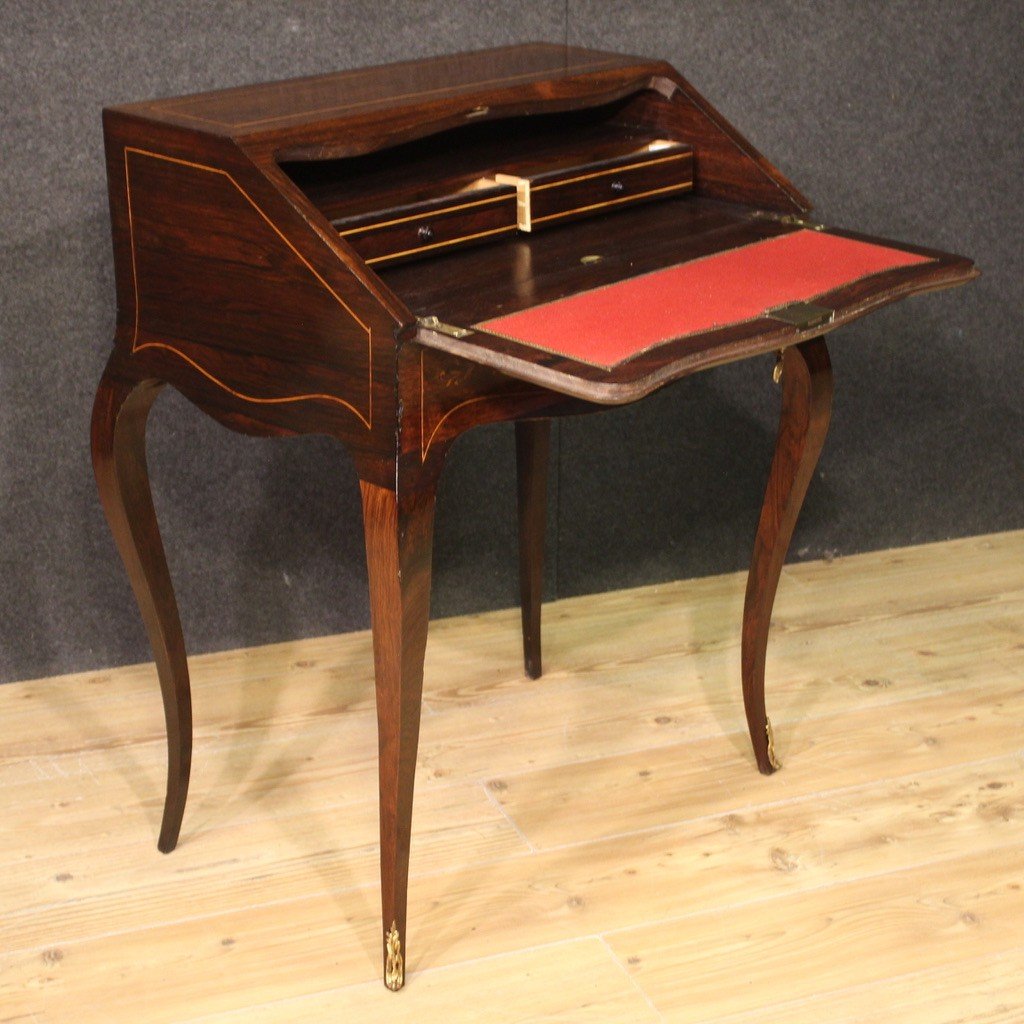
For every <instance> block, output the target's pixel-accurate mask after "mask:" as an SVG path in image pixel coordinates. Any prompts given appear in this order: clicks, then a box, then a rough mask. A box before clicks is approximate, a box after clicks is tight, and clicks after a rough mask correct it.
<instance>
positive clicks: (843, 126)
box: [0, 0, 1024, 681]
mask: <svg viewBox="0 0 1024 1024" xmlns="http://www.w3.org/2000/svg"><path fill="white" fill-rule="evenodd" d="M1022 24H1024V10H1022V6H1021V4H1020V3H1017V2H1011V0H1005V2H998V0H975V2H970V0H955V2H939V0H931V2H929V0H911V2H900V3H894V2H871V0H849V2H838V3H823V2H819V3H810V2H807V3H798V2H795V0H792V2H786V0H772V2H760V3H753V2H750V3H740V2H735V0H733V2H725V0H719V2H712V0H694V2H682V0H677V2H668V0H657V2H651V3H629V2H625V0H619V2H614V3H611V2H602V0H568V4H566V3H565V2H564V0H558V2H547V0H516V2H515V3H514V4H509V3H508V2H507V0H503V2H501V3H495V2H490V0H476V2H473V3H464V4H463V3H457V2H454V0H442V2H438V0H428V2H422V3H400V2H393V0H391V2H389V0H373V2H364V0H351V2H344V0H334V2H323V0H305V2H298V3H284V2H281V0H260V2H255V0H254V2H251V3H244V2H231V0H210V2H204V3H173V2H167V0H159V2H157V0H133V2H131V3H95V2H93V3H89V2H83V3H70V4H69V3H65V2H55V0H34V2H24V3H22V2H18V0H3V2H0V25H2V26H3V38H2V40H0V62H2V74H0V118H2V132H0V154H2V155H0V332H2V335H0V680H7V681H9V680H13V679H20V678H28V677H32V676H38V675H46V674H51V673H56V672H62V671H68V670H73V669H80V668H87V667H95V666H103V665H112V664H118V663H125V662H131V661H140V660H146V659H148V658H149V653H148V650H147V647H146V644H145V638H144V635H143V631H142V627H141V624H140V622H139V619H138V616H137V613H136V610H135V607H134V604H133V601H132V598H131V594H130V591H129V588H128V585H127V582H126V580H125V577H124V575H123V572H122V569H121V566H120V563H119V562H118V561H117V557H116V554H115V552H114V548H113V545H112V543H111V541H110V538H109V536H108V533H107V530H106V526H105V523H104V522H103V519H102V517H101V514H100V511H99V507H98V504H97V501H96V498H95V492H94V487H93V481H92V475H91V470H90V468H89V461H88V445H87V434H88V420H89V410H90V403H91V398H92V392H93V388H94V386H95V382H96V381H97V379H98V377H99V374H100V371H101V369H102V366H103V362H104V360H105V358H106V354H107V352H108V349H109V345H110V338H111V335H112V329H113V322H114V309H113V294H114V289H113V280H112V273H111V255H110V245H109V236H108V228H107V207H106V194H105V183H104V174H103V162H102V147H101V135H100V116H99V115H100V108H101V107H102V106H103V105H105V104H109V103H115V102H121V101H127V100H133V99H141V98H145V97H149V96H155V95H168V94H176V93H183V92H194V91H199V90H204V89H211V88H215V87H219V86H229V85H235V84H239V83H245V82H250V81H254V80H259V79H266V78H281V77H288V76H292V75H299V74H310V73H315V72H324V71H332V70H335V69H338V68H347V67H354V66H358V65H361V64H372V63H377V62H382V61H390V60H397V59H401V58H405V57H410V56H422V55H429V54H434V53H444V52H450V51H453V50H457V49H462V48H472V47H481V46H490V45H495V44H499V43H508V42H516V41H523V40H527V39H537V38H540V39H553V40H562V39H564V38H568V40H569V41H570V42H572V43H577V44H583V45H592V46H596V47H602V48H607V49H621V50H624V51H627V52H633V53H641V54H646V55H652V56H658V57H664V58H667V59H668V60H670V61H671V62H672V63H673V64H675V65H676V66H677V67H678V68H680V69H681V70H682V71H683V73H684V74H686V75H688V76H689V77H690V78H691V80H692V81H693V82H694V83H695V84H696V85H697V86H698V88H700V89H702V90H703V91H704V92H705V93H706V95H707V96H708V97H710V98H711V100H712V102H714V103H715V104H717V105H718V106H719V108H720V109H721V110H722V111H723V112H724V113H725V114H726V116H728V117H729V118H730V119H732V120H733V122H734V123H735V124H736V125H737V126H738V127H739V128H740V129H741V130H743V131H745V132H746V133H747V134H748V136H749V137H750V138H751V140H752V141H753V142H754V144H755V145H757V146H758V147H760V148H761V149H762V151H763V152H764V153H765V154H766V155H767V156H768V157H769V158H770V159H771V160H773V161H774V162H776V163H777V164H778V165H779V166H780V167H781V168H782V169H783V171H785V172H786V173H788V174H789V175H790V176H791V177H792V178H793V179H794V180H795V181H796V182H797V184H798V185H799V186H800V187H801V188H802V189H803V190H804V191H805V192H806V193H807V194H809V195H810V196H811V198H812V199H814V200H815V201H816V203H817V204H818V205H817V210H818V214H819V216H820V217H821V218H822V219H824V220H826V221H829V222H833V223H837V224H844V225H848V226H851V227H856V228H859V229H862V230H865V231H868V232H876V233H879V234H888V235H890V236H892V237H896V238H903V239H906V240H910V241H915V242H919V243H922V244H926V245H931V246H935V247H939V248H948V249H953V250H957V251H960V252H965V253H967V254H969V255H971V256H973V257H975V258H976V259H977V260H978V262H979V263H980V264H981V266H982V267H983V269H984V272H985V275H984V277H983V278H982V279H981V280H980V281H978V282H976V283H975V284H973V285H971V286H969V287H967V288H964V289H960V290H956V291H953V292H949V293H945V294H942V295H938V296H927V297H923V298H918V299H914V300H912V301H910V302H906V303H902V304H900V305H898V306H897V307H894V308H890V309H888V310H885V311H883V312H881V313H879V314H877V315H875V316H872V317H870V318H868V320H866V321H864V322H862V323H859V324H856V325H853V326H851V327H849V328H847V329H845V330H843V331H842V332H840V333H839V334H838V335H837V336H834V344H833V345H832V351H833V359H834V364H835V370H836V380H837V392H836V407H835V415H834V420H833V427H832V431H831V436H830V439H829V442H828V444H827V447H826V449H825V453H824V457H823V460H822V464H821V473H820V476H819V478H818V479H817V480H816V482H815V484H814V485H813V487H812V491H811V494H810V497H809V499H808V504H807V506H806V509H805V513H804V517H803V520H802V522H801V524H800V527H799V531H798V535H797V538H796V540H795V542H794V552H793V554H794V557H800V558H811V557H816V556H821V555H822V554H823V553H826V552H828V551H833V552H839V553H842V554H846V553H849V552H853V551H863V550H868V549H875V548H884V547H888V546H892V545H899V544H909V543H915V542H920V541H927V540H935V539H940V538H947V537H951V536H957V535H965V534H972V533H979V532H984V531H992V530H1003V529H1010V528H1018V527H1022V526H1024V496H1022V490H1024V489H1022V483H1024V455H1022V437H1024V430H1022V426H1024V424H1022V414H1021V401H1020V395H1021V380H1022V376H1024V346H1022V343H1021V313H1022V295H1021V291H1022V287H1021V286H1022V281H1024V273H1022V267H1021V239H1022V238H1024V203H1022V202H1021V199H1022V196H1024V188H1022V184H1024V183H1022V168H1024V152H1022V144H1021V133H1022V125H1024V107H1022V96H1024V80H1022V69H1024V61H1022V59H1021V54H1022V53H1024V37H1022ZM769 370H770V364H769V362H768V361H761V360H759V361H751V362H749V363H748V364H743V365H737V366H733V367H726V368H722V369H719V370H715V371H712V372H708V373H704V374H701V375H698V376H697V377H694V378H691V379H689V380H687V381H684V382H682V383H680V384H678V385H676V386H674V387H672V388H670V389H668V390H667V391H663V392H661V393H660V394H658V395H657V396H655V397H653V398H651V399H649V400H648V401H646V402H644V403H641V404H640V405H638V406H634V407H630V408H627V409H622V410H617V411H613V412H609V413H607V414H605V415H603V416H598V417H587V418H583V419H578V420H572V421H566V422H564V423H561V424H560V425H559V427H558V434H557V471H556V473H554V474H553V476H554V477H555V479H554V480H553V486H552V502H553V508H552V515H551V530H550V543H549V580H548V590H549V594H551V595H552V596H554V595H556V594H557V595H559V596H564V595H570V594H579V593H583V592H588V591H596V590H600V589H605V588H613V587H622V586H628V585H633V584H639V583H644V582H651V581H656V580H664V579H670V578H677V577H683V576H688V575H696V574H706V573H711V572H719V571H725V570H732V569H737V568H740V567H742V566H743V565H744V564H745V562H746V559H747V557H748V553H749V549H750V545H751V541H752V535H753V528H754V524H755V521H756V516H757V510H758V507H759V503H760V496H761V488H762V486H763V480H764V477H765V472H766V468H767V464H768V460H769V457H770V453H771V449H772V442H773V434H774V421H775V416H776V403H777V395H776V393H775V391H774V389H773V387H772V385H771V383H770V375H769ZM150 434H151V439H150V451H151V472H152V476H153V479H154V488H155V491H156V499H157V504H158V507H159V512H160V515H161V517H162V523H163V527H164V533H165V541H166V544H167V548H168V555H169V560H170V563H171V569H172V572H173V573H174V576H175V580H176V584H177V590H178V598H179V603H180V605H181V609H182V616H183V621H184V625H185V632H186V636H187V639H188V642H189V646H190V649H191V650H192V651H193V652H199V651H209V650H214V649H221V648H228V647H234V646H241V645H249V644H255V643H260V642H265V641H271V640H278V639H287V638H293V637H300V636H312V635H319V634H326V633H331V632H337V631H342V630H348V629H354V628H359V627H362V626H365V625H366V623H367V621H368V612H367V601H366V596H365V578H366V577H365V568H364V562H363V552H362V541H361V532H360V531H361V522H360V511H359V505H358V500H357V488H356V481H355V476H354V473H353V470H352V467H351V465H350V464H349V463H348V462H347V460H346V457H345V455H344V454H343V452H342V451H341V450H340V449H339V448H337V447H336V446H334V445H332V444H330V443H329V442H327V441H325V440H323V439H317V438H305V439H300V440H292V441H265V440H261V441H258V440H252V439H246V438H243V437H241V436H238V435H234V434H231V433H229V432H228V431H225V430H223V429H222V428H220V427H218V426H216V425H215V424H213V423H212V422H210V421H207V420H206V419H204V418H203V417H202V416H201V414H199V413H198V412H197V411H196V410H194V409H193V408H192V407H191V406H189V405H188V403H186V402H185V401H184V400H183V399H181V398H180V397H179V396H177V395H175V394H167V395H166V396H165V397H163V398H161V400H160V402H159V403H158V405H157V408H156V410H155V411H154V414H153V417H152V420H151V432H150ZM513 503H514V492H513V459H512V442H511V428H509V427H507V426H506V427H504V428H485V429H483V430H480V431H478V432H475V433H471V434H470V435H468V436H466V437H465V438H463V439H462V440H461V441H460V442H459V444H458V445H456V447H455V449H454V451H453V454H452V457H451V459H450V462H449V465H448V467H447V470H446V476H445V478H444V480H443V484H442V494H441V498H440V507H439V513H438V523H437V530H438V536H437V543H436V549H435V551H436V553H435V584H434V608H433V610H434V614H435V615H450V614H453V613H457V612H463V611H469V610H473V609H483V608H493V607H500V606H508V605H511V604H513V603H514V601H515V599H516V596H515V548H514V537H513ZM823 599H825V600H827V595H824V596H823Z"/></svg>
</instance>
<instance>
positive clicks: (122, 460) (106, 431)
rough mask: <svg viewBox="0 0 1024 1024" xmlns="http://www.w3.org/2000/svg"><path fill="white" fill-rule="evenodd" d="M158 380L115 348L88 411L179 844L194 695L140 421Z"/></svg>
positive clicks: (165, 830)
mask: <svg viewBox="0 0 1024 1024" xmlns="http://www.w3.org/2000/svg"><path fill="white" fill-rule="evenodd" d="M162 387H163V384H162V383H161V382H160V381H156V380H152V379H148V380H138V379H135V378H132V377H131V376H130V375H129V374H128V373H127V372H126V371H125V370H124V369H123V368H122V367H121V366H120V357H119V355H118V354H117V353H115V354H114V355H113V356H112V357H111V359H110V362H109V363H108V364H107V369H106V371H105V372H104V374H103V377H102V379H101V380H100V385H99V389H98V390H97V392H96V401H95V404H94V406H93V415H92V462H93V470H94V471H95V474H96V484H97V486H98V488H99V492H100V501H101V502H102V504H103V510H104V512H105V513H106V516H107V522H108V523H109V524H110V530H111V532H112V533H113V535H114V541H115V543H116V544H117V549H118V551H119V552H120V555H121V559H122V561H123V562H124V566H125V569H127V571H128V578H129V580H130V581H131V585H132V590H133V591H134V592H135V600H136V601H137V602H138V606H139V611H140V612H141V613H142V619H143V622H144V623H145V626H146V632H147V634H148V635H149V643H150V646H151V647H152V649H153V657H154V659H155V661H156V669H157V674H158V676H159V678H160V690H161V693H162V695H163V704H164V717H165V719H166V722H167V796H166V800H165V802H164V815H163V823H162V825H161V827H160V839H159V841H158V844H157V845H158V847H159V848H160V850H161V851H162V852H163V853H170V851H171V850H173V849H174V847H175V846H176V845H177V842H178V833H179V831H180V830H181V819H182V816H183V815H184V813H185V799H186V797H187V795H188V780H189V771H190V768H191V763H192V699H191V693H190V687H189V678H188V662H187V660H186V658H185V640H184V638H183V636H182V632H181V621H180V619H179V617H178V605H177V603H176V601H175V599H174V589H173V587H172V585H171V577H170V573H169V572H168V570H167V559H166V558H165V556H164V548H163V543H162V541H161V540H160V530H159V527H158V526H157V521H156V512H155V511H154V509H153V496H152V493H151V491H150V487H149V473H148V470H147V468H146V420H147V418H148V417H149V410H150V408H151V406H152V405H153V402H154V401H155V399H156V396H157V395H158V394H159V393H160V389H161V388H162Z"/></svg>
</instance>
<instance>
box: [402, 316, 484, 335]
mask: <svg viewBox="0 0 1024 1024" xmlns="http://www.w3.org/2000/svg"><path fill="white" fill-rule="evenodd" d="M416 323H417V324H419V325H420V327H423V328H425V329H426V330H428V331H437V333H438V334H447V335H448V337H449V338H465V337H466V336H467V335H470V334H472V333H473V331H472V330H471V329H470V328H469V327H456V326H455V325H454V324H446V323H445V322H444V321H443V320H438V319H437V317H436V316H418V317H417V318H416Z"/></svg>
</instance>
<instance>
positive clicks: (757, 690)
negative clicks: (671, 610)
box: [742, 338, 832, 775]
mask: <svg viewBox="0 0 1024 1024" xmlns="http://www.w3.org/2000/svg"><path fill="white" fill-rule="evenodd" d="M779 367H780V368H781V371H782V412H781V414H780V417H779V434H778V438H777V440H776V442H775V455H774V457H773V459H772V465H771V470H770V472H769V474H768V486H767V488H766V489H765V495H764V504H763V505H762V507H761V518H760V521H759V522H758V524H757V537H756V538H755V540H754V554H753V557H752V559H751V563H750V574H749V576H748V577H747V594H746V600H745V602H744V605H743V651H742V674H743V704H744V707H745V710H746V715H747V726H748V727H749V729H750V738H751V741H752V742H753V745H754V755H755V757H756V758H757V767H758V769H759V770H760V771H761V772H762V773H763V774H765V775H770V774H771V773H772V772H774V771H775V770H776V769H777V768H778V767H779V763H778V761H777V760H776V758H775V751H774V737H773V735H772V726H771V722H770V721H769V719H768V716H767V714H766V712H765V702H764V667H765V652H766V650H767V647H768V628H769V625H770V623H771V617H772V605H773V604H774V602H775V591H776V589H777V587H778V584H779V576H780V574H781V572H782V565H783V562H785V560H786V552H787V550H788V549H789V542H790V540H791V539H792V537H793V528H794V527H795V526H796V521H797V517H798V516H799V515H800V508H801V506H802V505H803V501H804V496H805V495H806V493H807V487H808V485H809V484H810V482H811V477H812V476H813V475H814V468H815V466H816V465H817V463H818V456H819V455H820V454H821V449H822V445H823V444H824V443H825V434H826V432H827V431H828V422H829V416H830V414H831V409H832V367H831V364H830V362H829V358H828V349H827V348H826V347H825V342H824V339H822V338H815V339H814V340H812V341H806V342H803V343H802V344H799V345H794V346H792V347H790V348H787V349H786V350H785V352H784V353H783V354H782V358H781V361H780V363H779Z"/></svg>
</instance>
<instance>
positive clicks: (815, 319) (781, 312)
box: [765, 302, 836, 331]
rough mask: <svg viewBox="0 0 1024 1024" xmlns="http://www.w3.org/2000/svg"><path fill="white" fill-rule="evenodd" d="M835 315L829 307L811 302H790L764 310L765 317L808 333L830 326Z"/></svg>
mask: <svg viewBox="0 0 1024 1024" xmlns="http://www.w3.org/2000/svg"><path fill="white" fill-rule="evenodd" d="M835 315H836V311H835V310H834V309H832V308H831V307H829V306H819V305H816V304H815V303H813V302H790V303H788V304H787V305H785V306H778V307H777V308H776V309H768V310H765V316H770V317H771V318H772V319H773V320H781V321H782V322H783V323H786V324H792V325H793V326H794V327H795V328H796V329H797V330H798V331H809V330H810V329H811V328H812V327H821V326H823V325H824V324H830V323H832V321H833V320H834V319H835Z"/></svg>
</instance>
